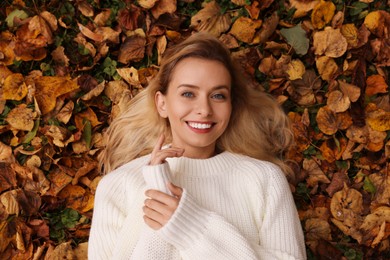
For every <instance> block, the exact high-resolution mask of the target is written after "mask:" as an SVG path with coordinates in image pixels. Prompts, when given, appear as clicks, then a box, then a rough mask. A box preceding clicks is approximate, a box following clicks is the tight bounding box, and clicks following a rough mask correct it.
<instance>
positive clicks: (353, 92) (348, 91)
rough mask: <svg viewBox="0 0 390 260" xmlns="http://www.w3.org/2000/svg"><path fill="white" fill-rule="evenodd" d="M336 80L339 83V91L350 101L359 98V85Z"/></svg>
mask: <svg viewBox="0 0 390 260" xmlns="http://www.w3.org/2000/svg"><path fill="white" fill-rule="evenodd" d="M337 82H338V83H339V87H340V90H341V92H343V94H344V95H345V96H347V97H348V98H349V100H350V101H351V102H356V101H357V100H358V99H359V97H360V88H359V87H357V86H355V85H352V84H349V83H346V82H344V81H341V80H338V81H337Z"/></svg>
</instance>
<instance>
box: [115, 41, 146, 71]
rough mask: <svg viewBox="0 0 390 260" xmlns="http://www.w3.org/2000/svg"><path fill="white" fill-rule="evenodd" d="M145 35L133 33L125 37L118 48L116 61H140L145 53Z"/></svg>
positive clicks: (124, 62) (125, 62)
mask: <svg viewBox="0 0 390 260" xmlns="http://www.w3.org/2000/svg"><path fill="white" fill-rule="evenodd" d="M145 45H146V39H145V37H142V36H138V35H133V36H130V37H127V38H126V40H125V42H124V43H123V44H122V45H121V48H120V50H119V56H118V61H119V62H121V63H123V64H127V63H128V62H130V61H140V60H142V59H143V58H144V55H145Z"/></svg>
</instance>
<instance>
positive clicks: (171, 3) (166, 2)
mask: <svg viewBox="0 0 390 260" xmlns="http://www.w3.org/2000/svg"><path fill="white" fill-rule="evenodd" d="M176 7H177V3H176V0H159V1H158V2H157V4H155V5H154V6H153V8H152V9H151V13H152V15H153V17H154V18H156V19H158V18H159V17H160V15H162V14H165V13H168V14H173V13H174V12H175V11H176Z"/></svg>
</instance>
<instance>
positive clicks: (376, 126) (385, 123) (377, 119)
mask: <svg viewBox="0 0 390 260" xmlns="http://www.w3.org/2000/svg"><path fill="white" fill-rule="evenodd" d="M366 121H367V123H368V125H369V126H370V127H371V128H372V129H373V130H376V131H380V132H384V131H388V130H390V112H385V111H383V110H381V109H378V110H376V111H374V112H371V113H369V114H368V115H367V119H366Z"/></svg>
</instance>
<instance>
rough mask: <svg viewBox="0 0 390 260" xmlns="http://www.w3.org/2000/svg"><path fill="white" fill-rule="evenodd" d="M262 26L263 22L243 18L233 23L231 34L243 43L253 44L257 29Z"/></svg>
mask: <svg viewBox="0 0 390 260" xmlns="http://www.w3.org/2000/svg"><path fill="white" fill-rule="evenodd" d="M261 24H262V21H261V20H252V19H250V18H248V17H244V16H241V17H240V18H238V19H237V20H236V21H235V22H234V23H233V25H232V28H231V29H230V32H229V33H230V34H232V35H233V36H234V37H236V38H237V39H238V40H240V41H242V42H245V43H251V42H252V40H253V37H254V36H255V33H256V29H258V28H259V27H260V26H261Z"/></svg>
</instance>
